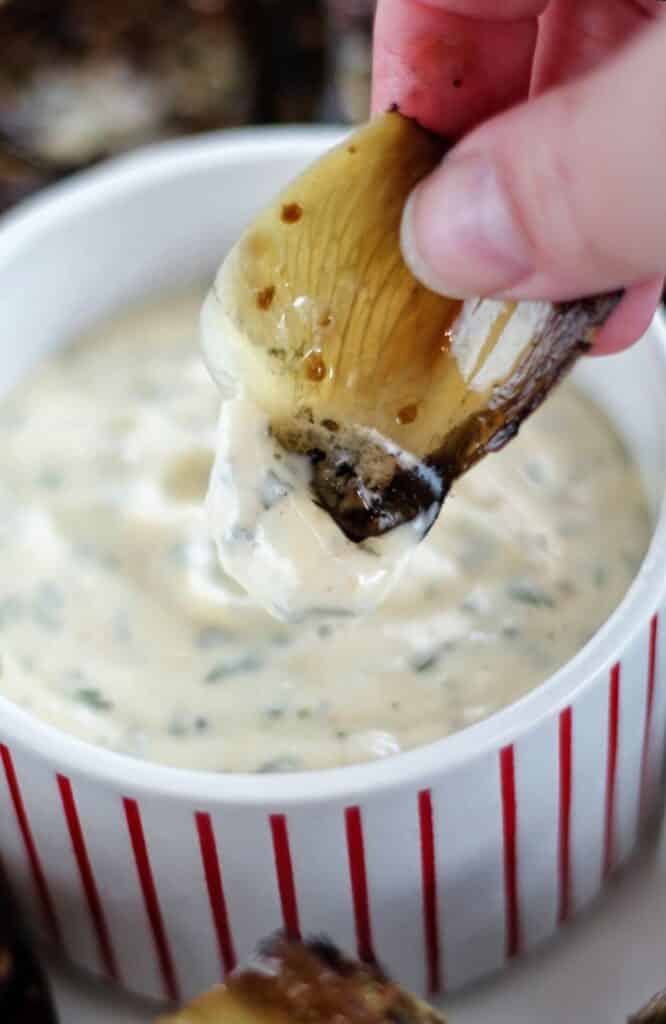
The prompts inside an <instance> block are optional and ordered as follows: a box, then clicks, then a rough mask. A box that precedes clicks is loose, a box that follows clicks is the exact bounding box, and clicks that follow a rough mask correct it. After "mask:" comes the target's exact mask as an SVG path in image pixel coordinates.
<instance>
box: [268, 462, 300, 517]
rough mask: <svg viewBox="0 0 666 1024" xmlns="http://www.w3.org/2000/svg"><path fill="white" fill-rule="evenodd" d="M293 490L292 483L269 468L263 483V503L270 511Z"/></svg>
mask: <svg viewBox="0 0 666 1024" xmlns="http://www.w3.org/2000/svg"><path fill="white" fill-rule="evenodd" d="M291 491H293V487H292V486H291V484H289V483H287V481H286V480H283V479H282V478H281V477H279V476H278V475H277V473H276V472H275V471H274V470H272V469H269V470H268V472H267V474H266V476H265V477H264V480H263V482H262V484H261V489H260V497H261V504H262V505H263V507H264V508H265V509H266V511H268V510H269V509H271V508H273V506H274V505H277V503H278V502H279V501H282V500H283V499H284V498H286V497H287V495H288V494H290V493H291Z"/></svg>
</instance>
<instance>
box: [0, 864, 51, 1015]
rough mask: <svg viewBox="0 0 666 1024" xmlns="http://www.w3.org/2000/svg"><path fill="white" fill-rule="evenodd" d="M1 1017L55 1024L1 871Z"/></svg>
mask: <svg viewBox="0 0 666 1024" xmlns="http://www.w3.org/2000/svg"><path fill="white" fill-rule="evenodd" d="M0 1020H1V1021H3V1024H4V1022H6V1024H56V1021H57V1018H56V1013H55V1009H54V1007H53V1003H52V1001H51V996H50V993H49V989H48V985H47V982H46V978H45V975H44V972H43V971H42V968H41V967H40V965H39V963H38V962H37V959H36V957H35V955H34V953H33V951H32V949H31V948H30V945H29V943H28V941H27V939H26V937H25V934H24V932H23V927H22V924H21V921H20V919H19V914H18V910H17V907H16V904H15V903H14V900H13V899H12V897H11V895H10V893H9V888H8V886H7V882H6V880H5V879H4V877H3V875H2V872H1V871H0Z"/></svg>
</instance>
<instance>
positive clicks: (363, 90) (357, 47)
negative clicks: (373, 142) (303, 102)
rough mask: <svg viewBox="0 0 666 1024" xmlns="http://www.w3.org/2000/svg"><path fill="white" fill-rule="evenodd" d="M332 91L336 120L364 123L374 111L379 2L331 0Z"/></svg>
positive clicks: (330, 105)
mask: <svg viewBox="0 0 666 1024" xmlns="http://www.w3.org/2000/svg"><path fill="white" fill-rule="evenodd" d="M326 7H327V37H328V60H329V71H330V77H329V88H328V93H327V97H326V111H327V113H328V114H330V117H331V118H332V119H333V120H342V121H352V122H358V121H363V120H365V118H366V117H367V116H368V112H369V109H370V73H371V68H372V22H373V18H374V13H375V0H327V3H326Z"/></svg>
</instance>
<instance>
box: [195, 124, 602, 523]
mask: <svg viewBox="0 0 666 1024" xmlns="http://www.w3.org/2000/svg"><path fill="white" fill-rule="evenodd" d="M446 149H447V145H446V142H444V141H443V140H442V139H440V138H438V137H436V136H434V135H432V134H430V133H428V132H426V131H424V130H423V129H422V128H420V127H419V126H418V125H417V124H416V123H415V122H413V121H411V120H409V119H407V118H405V117H403V116H402V115H401V114H399V113H398V112H392V113H387V114H385V115H382V116H380V117H378V118H376V119H374V120H373V121H371V122H370V123H369V124H368V125H366V126H364V127H363V128H361V129H359V130H358V131H357V132H355V133H354V134H353V135H351V136H350V137H348V139H347V140H346V141H345V142H344V143H343V144H342V145H340V146H338V147H337V148H335V149H333V150H332V151H330V152H329V153H327V154H326V155H325V156H324V157H323V158H322V159H320V160H319V161H318V162H317V163H315V164H314V165H313V166H312V167H311V168H310V169H309V170H307V171H306V172H305V173H304V174H303V175H302V176H301V177H300V178H299V179H298V180H296V181H294V182H293V183H292V184H291V185H289V186H288V187H287V188H286V189H285V191H284V192H283V193H282V195H280V196H279V198H278V199H277V200H276V202H274V203H273V204H272V205H271V206H269V207H268V208H267V209H265V210H264V211H263V212H262V213H261V214H260V215H259V216H258V217H257V219H256V220H255V221H254V223H252V224H251V226H250V227H249V228H248V229H247V231H246V232H245V233H244V235H243V236H242V237H241V239H240V240H239V242H238V243H237V244H236V246H235V247H234V248H233V249H232V250H231V252H230V253H229V255H228V256H227V258H226V260H225V261H224V263H223V265H222V267H221V269H220V271H219V273H218V276H217V279H216V282H215V286H214V289H213V291H212V292H211V295H210V296H209V298H208V300H207V305H206V308H205V310H204V320H203V323H204V332H203V342H204V349H205V353H206V357H207V361H208V363H209V366H210V368H211V370H212V372H213V374H214V375H215V376H216V378H217V380H218V382H219V383H220V384H221V386H222V389H223V391H224V392H226V393H227V395H229V396H233V395H239V394H241V395H243V396H244V397H247V398H249V399H250V400H251V401H252V402H254V403H255V404H256V405H257V406H258V407H259V408H260V409H261V410H262V411H263V412H264V413H265V414H266V416H267V418H268V421H269V423H270V429H271V432H272V434H273V436H274V437H276V438H277V439H278V440H279V441H280V443H281V444H282V445H283V447H284V448H286V449H287V450H288V451H290V452H296V453H300V454H304V455H306V456H308V457H309V458H310V460H311V463H312V471H311V472H312V478H311V489H312V491H313V494H314V498H315V501H316V502H317V503H318V504H319V505H320V506H322V507H323V508H324V509H326V510H327V511H328V513H329V514H330V515H331V516H332V517H333V519H334V520H335V522H336V523H337V524H338V526H339V527H340V529H341V530H342V531H343V532H344V534H346V536H347V537H348V538H349V539H350V540H352V541H355V542H361V541H364V540H365V539H367V538H369V537H376V536H379V535H381V534H384V533H386V532H387V531H390V530H392V529H393V528H394V527H396V526H400V525H401V524H403V523H407V522H411V521H413V520H415V519H417V517H419V516H422V515H423V513H424V511H425V510H432V509H433V508H434V509H435V510H437V509H439V507H440V506H441V503H442V502H443V500H444V498H445V497H446V494H447V492H448V490H449V488H450V486H451V483H452V481H453V480H454V479H455V478H456V477H457V476H459V475H460V474H461V473H464V472H465V471H466V470H467V469H468V468H469V467H470V466H472V465H473V464H474V463H476V462H477V461H478V460H479V459H480V458H482V456H484V455H485V454H486V453H487V452H492V451H495V450H497V449H498V448H500V447H502V445H504V444H505V443H506V442H507V441H508V440H510V439H511V438H512V437H513V436H514V435H515V433H516V432H517V430H518V428H519V426H520V424H521V422H522V421H523V420H524V419H525V417H526V416H527V415H529V413H531V412H532V410H534V409H535V408H536V407H537V406H538V405H539V404H540V403H541V401H542V400H543V399H544V398H545V396H546V395H547V394H548V391H549V390H550V388H551V387H552V386H553V385H554V384H555V382H556V381H557V380H558V379H559V377H560V376H561V375H562V374H563V373H564V372H565V371H566V370H568V369H569V367H570V366H571V365H572V364H573V362H574V361H575V359H576V357H577V356H579V355H580V354H581V353H582V352H584V351H585V350H586V349H587V348H588V347H589V346H590V344H591V342H592V338H593V333H594V330H595V328H597V327H598V326H599V325H601V324H603V322H604V321H605V320H606V318H607V317H608V315H609V314H610V312H611V311H612V309H613V308H614V306H615V304H616V303H617V301H618V297H619V296H618V295H617V294H614V295H608V296H602V297H598V298H593V299H589V300H584V301H579V302H570V303H560V304H552V303H549V302H522V303H518V304H516V303H513V302H497V301H493V300H488V299H485V300H481V299H476V300H468V301H466V302H464V303H461V302H459V301H456V300H453V299H450V298H446V297H443V296H440V295H437V294H435V293H434V292H432V291H430V290H428V289H427V288H424V287H423V286H422V285H421V284H420V283H419V282H418V281H417V280H416V279H415V278H414V277H413V276H412V274H411V273H410V271H409V269H408V268H407V266H406V264H405V263H404V261H403V259H402V255H401V250H400V223H401V217H402V211H403V208H404V204H405V201H406V199H407V197H408V196H409V193H410V192H411V190H412V188H413V187H414V185H415V184H416V183H417V182H418V181H419V180H420V179H421V178H422V177H423V176H424V175H425V174H427V173H428V172H429V171H430V170H432V169H433V167H434V166H435V165H436V164H437V163H438V162H439V161H440V160H441V159H442V157H443V156H444V154H445V152H446ZM400 452H402V453H407V457H406V458H401V457H400V455H399V453H400ZM433 518H434V515H430V514H429V515H428V516H427V517H426V519H427V523H428V525H431V523H432V521H433Z"/></svg>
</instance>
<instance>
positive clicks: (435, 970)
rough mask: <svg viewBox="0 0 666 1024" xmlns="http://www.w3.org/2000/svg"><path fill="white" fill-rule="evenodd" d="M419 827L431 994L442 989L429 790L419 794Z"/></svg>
mask: <svg viewBox="0 0 666 1024" xmlns="http://www.w3.org/2000/svg"><path fill="white" fill-rule="evenodd" d="M419 823H420V827H421V872H422V878H423V927H424V932H425V944H426V956H427V961H428V988H429V990H430V992H431V993H432V994H433V995H436V994H437V993H438V992H441V990H442V976H441V967H440V955H439V952H440V951H439V926H438V922H437V864H436V860H435V829H434V820H433V810H432V794H431V792H430V790H429V789H424V790H423V791H422V792H421V793H419Z"/></svg>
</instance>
